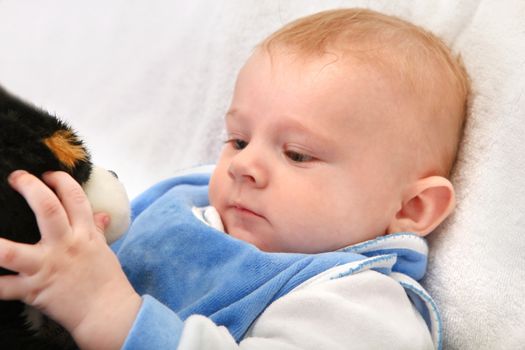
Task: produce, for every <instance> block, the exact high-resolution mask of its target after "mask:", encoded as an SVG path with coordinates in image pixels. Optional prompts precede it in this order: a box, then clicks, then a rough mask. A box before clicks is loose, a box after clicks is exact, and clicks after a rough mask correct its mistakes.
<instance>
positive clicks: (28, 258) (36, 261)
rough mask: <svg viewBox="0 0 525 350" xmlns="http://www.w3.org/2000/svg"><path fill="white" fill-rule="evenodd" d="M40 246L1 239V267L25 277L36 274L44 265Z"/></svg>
mask: <svg viewBox="0 0 525 350" xmlns="http://www.w3.org/2000/svg"><path fill="white" fill-rule="evenodd" d="M40 257H41V255H40V254H39V253H38V246H36V245H31V244H23V243H16V242H12V241H9V240H7V239H3V238H0V266H1V267H3V268H4V269H8V270H11V271H15V272H19V273H22V274H25V275H32V274H34V273H36V272H37V271H38V270H39V268H40V266H41V263H42V259H41V258H40Z"/></svg>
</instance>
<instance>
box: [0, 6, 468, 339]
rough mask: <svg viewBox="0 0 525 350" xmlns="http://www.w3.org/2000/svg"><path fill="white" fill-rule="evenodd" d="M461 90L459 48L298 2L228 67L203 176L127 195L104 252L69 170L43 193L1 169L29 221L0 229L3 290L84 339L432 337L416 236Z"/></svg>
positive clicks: (445, 168) (353, 13) (368, 17)
mask: <svg viewBox="0 0 525 350" xmlns="http://www.w3.org/2000/svg"><path fill="white" fill-rule="evenodd" d="M467 95H468V79H467V76H466V73H465V71H464V69H463V68H462V65H461V63H460V62H459V61H458V60H456V59H455V58H454V57H453V56H452V55H451V53H450V51H449V50H448V49H447V47H446V46H445V45H444V44H443V43H442V42H441V41H440V40H439V39H437V38H436V37H435V36H433V35H432V34H430V33H428V32H426V31H424V30H422V29H421V28H419V27H416V26H414V25H412V24H409V23H407V22H405V21H402V20H400V19H397V18H394V17H390V16H385V15H382V14H379V13H376V12H373V11H369V10H354V9H345V10H334V11H327V12H321V13H318V14H315V15H312V16H308V17H305V18H302V19H299V20H297V21H295V22H293V23H291V24H289V25H287V26H285V27H283V28H282V29H280V30H279V31H277V32H276V33H274V34H272V35H271V36H270V37H269V38H267V39H266V40H264V41H263V43H261V44H260V45H259V46H258V47H257V48H256V49H255V51H254V53H253V54H252V55H251V57H250V58H249V59H248V61H247V62H246V64H245V65H244V67H243V68H242V69H241V71H240V73H239V76H238V79H237V84H236V87H235V91H234V95H233V99H232V103H231V107H230V109H229V111H228V112H227V114H226V130H227V135H228V138H227V141H226V143H225V145H224V148H223V151H222V154H221V156H220V159H219V161H218V163H217V165H216V167H215V168H214V170H213V174H212V175H211V177H210V176H209V175H206V174H194V175H189V176H185V177H178V178H174V179H170V180H167V181H164V182H162V183H160V184H158V185H156V186H154V187H153V188H151V189H150V190H148V191H146V192H145V193H144V194H143V195H141V196H139V198H137V199H136V200H135V201H134V203H133V218H134V221H133V224H132V226H131V228H130V230H129V232H128V234H127V235H126V236H124V237H123V238H122V239H121V240H120V241H118V242H117V243H116V244H115V245H114V246H113V247H112V249H113V251H114V252H115V253H116V255H115V254H114V253H113V251H112V250H111V249H109V248H108V247H107V246H106V245H105V242H104V238H103V235H102V232H103V231H104V228H105V227H106V226H107V223H108V217H107V215H105V214H104V213H96V214H95V215H93V213H92V212H91V209H90V206H89V203H88V202H87V200H86V198H85V196H84V194H83V193H82V190H81V189H80V187H79V186H78V185H77V184H76V183H75V182H74V180H72V179H71V178H69V177H68V176H67V175H66V174H64V173H60V172H56V173H49V174H46V175H45V176H44V181H45V183H46V184H47V186H49V187H50V188H51V189H53V190H54V192H55V193H56V195H55V194H54V193H53V191H52V190H51V189H50V188H49V187H47V186H46V185H44V184H43V183H42V182H40V181H39V180H38V179H37V178H35V177H33V176H32V175H30V174H27V173H24V172H20V171H18V172H14V173H13V174H12V175H11V176H10V178H9V180H10V183H11V185H12V186H13V188H15V189H16V190H17V191H19V192H20V193H21V194H22V195H23V196H24V197H25V198H26V200H27V201H28V203H29V205H30V206H31V208H32V209H33V211H34V212H35V215H36V216H37V220H38V223H39V227H40V230H41V234H42V240H41V242H40V243H39V244H37V245H35V246H28V245H22V244H17V243H13V242H9V241H6V240H1V241H0V266H2V267H4V268H8V269H10V270H14V271H18V272H19V275H17V276H5V277H1V278H0V298H1V299H21V300H23V301H24V302H26V303H28V304H31V305H33V306H35V307H37V308H38V309H40V310H42V311H43V312H44V313H46V314H48V315H49V316H50V317H52V318H53V319H55V320H56V321H58V322H59V323H61V324H62V325H63V326H64V327H65V328H66V329H67V330H68V331H69V332H70V333H71V334H72V335H73V337H74V339H75V340H76V342H77V344H78V345H79V346H80V347H81V348H86V349H118V348H121V347H123V348H130V349H142V348H144V349H164V348H166V349H167V348H179V349H234V348H237V347H239V348H243V349H339V348H341V349H342V348H348V347H350V348H373V349H376V348H388V349H424V348H434V347H438V348H439V347H440V346H441V331H440V319H439V314H438V313H437V309H436V307H435V304H434V303H433V301H432V299H431V298H430V296H428V294H426V292H425V291H424V290H423V289H422V288H421V286H419V284H417V282H416V281H415V280H418V279H420V278H421V277H422V276H423V275H424V271H425V267H426V254H427V251H426V245H425V243H424V241H423V239H422V238H421V237H423V236H425V235H427V234H429V233H430V232H432V231H433V230H434V229H435V228H436V227H437V226H438V225H439V224H440V223H441V222H442V221H443V220H444V219H445V218H446V217H447V216H448V215H449V214H450V213H451V211H452V210H453V207H454V189H453V186H452V184H451V183H450V181H449V180H448V179H447V177H448V174H449V172H450V169H451V167H452V165H453V163H454V159H455V157H456V152H457V148H458V144H459V141H460V137H461V133H462V128H463V124H464V116H465V109H466V100H467ZM208 185H209V186H208ZM208 200H209V201H208ZM203 221H204V223H203ZM221 231H224V232H227V233H228V234H227V235H225V234H223V233H222V232H221ZM404 232H405V233H404ZM117 256H118V258H117Z"/></svg>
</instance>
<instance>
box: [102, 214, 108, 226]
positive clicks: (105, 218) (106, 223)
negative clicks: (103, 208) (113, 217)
mask: <svg viewBox="0 0 525 350" xmlns="http://www.w3.org/2000/svg"><path fill="white" fill-rule="evenodd" d="M102 223H103V224H104V227H108V226H109V216H107V215H106V216H104V217H103V218H102Z"/></svg>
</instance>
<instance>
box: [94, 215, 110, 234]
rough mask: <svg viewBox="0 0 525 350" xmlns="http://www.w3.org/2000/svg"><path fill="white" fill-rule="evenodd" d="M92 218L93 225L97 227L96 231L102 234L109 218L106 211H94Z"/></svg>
mask: <svg viewBox="0 0 525 350" xmlns="http://www.w3.org/2000/svg"><path fill="white" fill-rule="evenodd" d="M93 220H94V221H95V226H96V227H97V229H98V231H99V232H100V233H102V234H104V232H105V231H106V229H107V228H108V226H109V222H110V220H111V219H110V217H109V215H108V214H106V213H95V214H94V215H93Z"/></svg>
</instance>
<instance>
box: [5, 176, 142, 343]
mask: <svg viewBox="0 0 525 350" xmlns="http://www.w3.org/2000/svg"><path fill="white" fill-rule="evenodd" d="M43 178H44V181H45V183H46V184H47V185H48V186H49V187H50V188H51V189H53V190H54V191H55V193H56V195H55V193H53V191H52V190H51V189H50V188H48V187H47V186H46V185H44V184H43V183H42V182H41V181H40V180H39V179H38V178H36V177H35V176H33V175H30V174H28V173H27V172H23V171H17V172H14V173H13V174H11V176H10V177H9V182H10V184H11V186H12V187H13V188H14V189H15V190H17V191H18V192H19V193H20V194H21V195H22V196H23V197H24V198H25V199H26V200H27V202H28V204H29V206H30V207H31V209H32V210H33V212H34V213H35V215H36V218H37V222H38V226H39V228H40V233H41V235H42V239H41V241H40V242H39V243H37V244H35V245H28V244H21V243H15V242H11V241H8V240H5V239H0V266H2V267H4V268H7V269H9V270H12V271H16V272H19V274H18V275H9V276H3V277H0V299H4V300H13V299H18V300H22V301H24V302H25V303H27V304H30V305H33V306H34V307H36V308H37V309H39V310H41V311H42V312H44V313H45V314H47V315H49V316H50V317H51V318H53V319H54V320H56V321H57V322H58V323H60V324H61V325H62V326H63V327H64V328H66V329H67V330H68V331H69V332H70V333H71V335H72V336H73V338H74V339H75V341H76V342H77V344H78V345H79V346H80V347H81V348H83V349H118V348H120V347H121V345H122V343H123V342H124V340H125V338H126V336H127V334H128V331H129V329H130V328H131V326H132V324H133V321H134V319H135V317H136V314H137V312H138V310H139V308H140V305H141V299H140V297H139V295H138V294H137V293H136V292H135V291H134V289H133V287H132V286H131V284H130V283H129V281H128V280H127V278H126V276H125V274H124V272H123V271H122V269H121V267H120V264H119V262H118V259H117V257H116V256H115V255H114V254H113V252H112V251H111V249H110V248H109V247H108V246H107V244H106V242H105V238H104V236H103V229H104V227H105V226H106V225H105V224H104V221H105V218H107V216H104V215H95V216H93V213H92V211H91V206H90V204H89V202H88V200H87V198H86V196H85V194H84V192H83V190H82V188H81V187H80V185H79V184H78V183H77V182H76V181H75V180H73V179H72V178H71V177H70V176H69V175H67V174H66V173H64V172H53V173H47V174H45V175H44V177H43ZM106 224H107V222H106Z"/></svg>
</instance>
